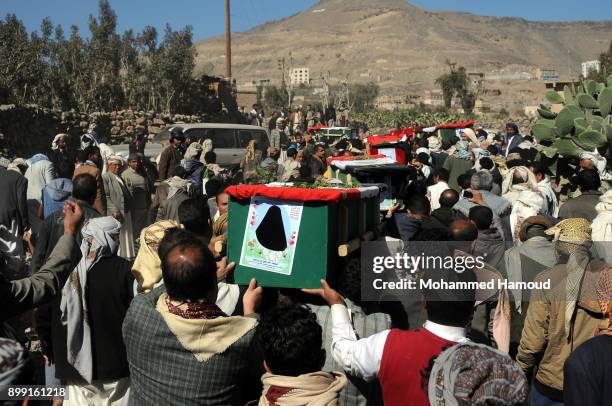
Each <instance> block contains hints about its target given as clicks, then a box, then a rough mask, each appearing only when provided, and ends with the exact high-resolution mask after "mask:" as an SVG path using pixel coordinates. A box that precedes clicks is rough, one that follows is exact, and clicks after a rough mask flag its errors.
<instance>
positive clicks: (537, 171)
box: [530, 163, 559, 218]
mask: <svg viewBox="0 0 612 406" xmlns="http://www.w3.org/2000/svg"><path fill="white" fill-rule="evenodd" d="M530 170H531V171H532V172H533V174H534V175H535V177H536V181H537V182H538V186H537V187H538V190H539V191H540V194H541V195H542V197H543V198H544V205H543V206H542V214H545V215H547V216H550V217H555V218H556V217H557V216H558V215H559V199H558V198H557V194H556V193H555V190H554V189H553V186H552V183H551V181H550V176H548V174H547V173H546V168H545V167H544V165H542V164H540V163H538V164H535V165H534V166H533V167H532V168H530Z"/></svg>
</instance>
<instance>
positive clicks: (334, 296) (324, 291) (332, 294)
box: [302, 279, 344, 306]
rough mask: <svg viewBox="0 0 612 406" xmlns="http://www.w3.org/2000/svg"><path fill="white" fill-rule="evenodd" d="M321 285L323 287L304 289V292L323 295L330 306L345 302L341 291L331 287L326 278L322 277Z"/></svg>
mask: <svg viewBox="0 0 612 406" xmlns="http://www.w3.org/2000/svg"><path fill="white" fill-rule="evenodd" d="M321 286H322V288H321V289H302V292H304V293H308V294H310V295H318V296H321V297H322V298H323V300H325V302H326V303H327V304H328V305H329V306H333V305H335V304H341V305H343V304H344V298H343V297H342V296H341V295H340V293H338V292H336V291H335V290H333V289H332V288H330V287H329V285H328V284H327V281H326V280H325V279H321Z"/></svg>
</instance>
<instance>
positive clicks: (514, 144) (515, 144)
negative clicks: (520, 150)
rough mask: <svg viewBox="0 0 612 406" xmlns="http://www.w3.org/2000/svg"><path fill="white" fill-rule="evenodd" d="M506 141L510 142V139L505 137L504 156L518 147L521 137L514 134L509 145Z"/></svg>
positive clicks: (521, 140)
mask: <svg viewBox="0 0 612 406" xmlns="http://www.w3.org/2000/svg"><path fill="white" fill-rule="evenodd" d="M508 141H510V138H508V136H507V135H506V144H507V145H506V155H508V154H509V153H511V152H512V150H513V149H514V148H516V147H518V146H519V144H520V143H521V142H523V136H522V135H521V134H515V135H514V137H512V141H511V142H510V143H509V144H508Z"/></svg>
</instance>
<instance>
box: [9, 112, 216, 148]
mask: <svg viewBox="0 0 612 406" xmlns="http://www.w3.org/2000/svg"><path fill="white" fill-rule="evenodd" d="M226 121H227V118H226V117H224V116H219V117H211V116H196V115H193V116H192V115H182V114H165V113H155V112H144V111H133V110H121V111H113V112H104V113H101V112H96V113H91V114H85V113H79V112H76V111H64V112H62V111H57V110H51V109H45V108H40V107H38V106H36V105H27V106H15V105H13V104H8V105H1V106H0V155H1V156H3V157H7V158H11V159H12V158H14V157H18V156H19V157H24V158H28V157H30V156H32V155H34V154H35V153H38V152H45V151H47V150H48V149H49V148H50V146H51V141H52V140H53V137H54V136H55V135H56V134H58V133H66V134H69V135H70V142H71V143H72V144H73V145H74V146H77V145H78V143H79V141H78V140H79V136H80V135H82V134H84V133H85V132H86V131H87V129H88V128H89V126H90V125H91V124H93V123H95V124H96V126H97V132H98V134H100V135H102V136H103V137H105V138H106V139H110V142H111V143H112V144H122V143H126V142H128V141H129V139H130V137H131V136H132V135H133V134H134V131H135V129H136V128H138V127H146V128H148V132H149V134H151V135H153V134H157V133H158V132H159V131H161V129H162V128H164V127H165V126H166V125H168V124H174V123H177V122H183V123H198V122H226Z"/></svg>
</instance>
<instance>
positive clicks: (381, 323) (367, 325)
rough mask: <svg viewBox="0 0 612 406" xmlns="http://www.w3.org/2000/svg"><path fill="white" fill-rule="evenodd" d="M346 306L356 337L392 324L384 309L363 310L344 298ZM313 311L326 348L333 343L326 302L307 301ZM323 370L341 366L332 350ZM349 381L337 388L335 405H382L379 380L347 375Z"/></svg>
mask: <svg viewBox="0 0 612 406" xmlns="http://www.w3.org/2000/svg"><path fill="white" fill-rule="evenodd" d="M345 302H346V305H347V308H348V309H349V310H350V312H351V319H352V321H353V328H354V329H355V334H356V335H357V338H358V339H359V338H366V337H369V336H371V335H373V334H376V333H380V332H381V331H384V330H388V329H390V328H391V318H390V317H389V315H387V314H384V313H372V314H365V313H364V312H363V310H362V309H361V307H359V306H357V305H356V304H354V303H353V302H351V301H350V300H348V299H345ZM308 306H309V307H310V309H311V310H312V311H313V312H314V313H315V314H316V316H317V321H318V322H319V324H320V325H321V327H322V328H323V344H324V348H326V349H327V350H328V351H329V348H331V343H332V317H331V309H330V307H329V306H327V305H324V306H317V305H314V304H309V305H308ZM322 369H323V370H324V371H340V372H343V371H342V367H341V366H340V365H339V364H338V363H337V362H336V361H335V360H334V358H333V357H332V356H331V353H330V352H328V353H327V357H326V359H325V365H324V366H323V368H322ZM346 377H347V378H348V384H347V385H346V386H345V387H344V389H342V391H341V392H340V397H339V398H338V406H365V405H382V397H381V392H380V385H379V383H378V381H377V380H376V381H373V382H365V381H364V380H362V379H359V378H356V377H353V376H350V375H347V376H346Z"/></svg>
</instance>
